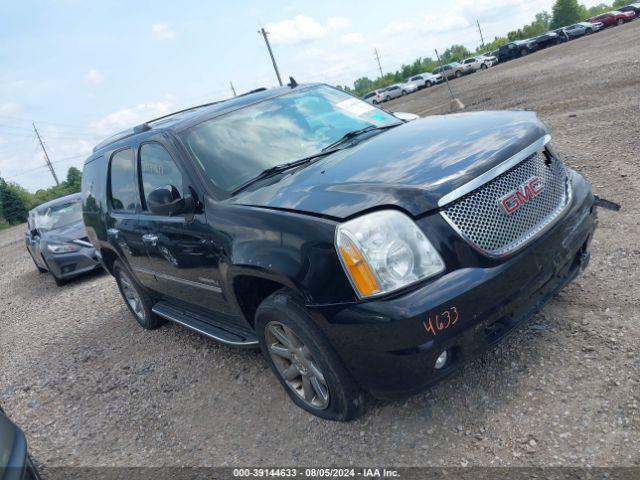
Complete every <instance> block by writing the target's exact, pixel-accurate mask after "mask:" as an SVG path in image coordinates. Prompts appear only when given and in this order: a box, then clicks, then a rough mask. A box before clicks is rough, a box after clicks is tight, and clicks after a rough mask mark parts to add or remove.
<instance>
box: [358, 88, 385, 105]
mask: <svg viewBox="0 0 640 480" xmlns="http://www.w3.org/2000/svg"><path fill="white" fill-rule="evenodd" d="M362 99H363V100H364V101H365V102H368V103H371V104H373V105H377V104H378V103H382V102H383V101H384V98H383V96H382V89H380V90H374V91H373V92H368V93H365V94H364V96H363V97H362Z"/></svg>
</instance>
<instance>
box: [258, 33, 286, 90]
mask: <svg viewBox="0 0 640 480" xmlns="http://www.w3.org/2000/svg"><path fill="white" fill-rule="evenodd" d="M258 33H260V34H261V35H262V36H263V37H264V43H266V44H267V50H269V55H270V56H271V62H272V63H273V69H274V70H275V71H276V77H278V83H279V84H280V86H282V79H281V78H280V72H279V71H278V65H276V59H275V57H274V56H273V51H272V50H271V45H270V44H269V38H268V37H267V35H268V34H269V32H267V31H266V30H265V29H264V28H261V29H260V30H258Z"/></svg>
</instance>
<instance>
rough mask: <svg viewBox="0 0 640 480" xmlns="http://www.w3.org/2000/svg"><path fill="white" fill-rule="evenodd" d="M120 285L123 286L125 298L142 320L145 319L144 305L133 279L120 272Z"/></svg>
mask: <svg viewBox="0 0 640 480" xmlns="http://www.w3.org/2000/svg"><path fill="white" fill-rule="evenodd" d="M120 286H121V287H122V293H123V294H124V298H125V300H126V301H127V303H128V304H129V306H130V307H131V310H133V313H134V314H135V315H136V316H137V317H138V318H139V319H140V320H144V317H145V313H144V307H143V306H142V300H141V298H140V295H139V294H138V290H136V287H135V286H134V285H133V282H132V281H131V279H130V278H129V277H128V276H127V275H126V274H125V273H122V272H120Z"/></svg>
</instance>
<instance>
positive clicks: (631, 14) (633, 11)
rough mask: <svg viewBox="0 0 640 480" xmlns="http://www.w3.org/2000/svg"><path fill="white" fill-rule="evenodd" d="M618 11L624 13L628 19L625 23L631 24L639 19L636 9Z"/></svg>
mask: <svg viewBox="0 0 640 480" xmlns="http://www.w3.org/2000/svg"><path fill="white" fill-rule="evenodd" d="M618 11H619V12H620V13H622V14H623V15H624V16H625V17H627V18H626V20H625V22H631V21H633V20H635V19H636V17H637V12H636V9H635V8H630V9H627V10H618Z"/></svg>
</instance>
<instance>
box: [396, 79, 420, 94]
mask: <svg viewBox="0 0 640 480" xmlns="http://www.w3.org/2000/svg"><path fill="white" fill-rule="evenodd" d="M398 86H399V87H400V90H401V91H402V95H407V94H409V93H414V92H417V91H418V84H417V83H415V82H412V81H408V82H405V83H399V84H398Z"/></svg>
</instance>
